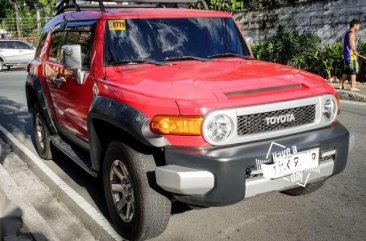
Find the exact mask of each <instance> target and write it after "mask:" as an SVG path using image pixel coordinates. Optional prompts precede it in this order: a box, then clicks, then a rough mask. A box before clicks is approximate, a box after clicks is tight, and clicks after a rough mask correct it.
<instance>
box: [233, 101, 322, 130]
mask: <svg viewBox="0 0 366 241" xmlns="http://www.w3.org/2000/svg"><path fill="white" fill-rule="evenodd" d="M292 114H293V116H292ZM283 116H285V117H286V118H284V117H283ZM271 117H272V118H271ZM273 117H274V118H273ZM266 118H267V119H266ZM314 121H315V105H308V106H301V107H296V108H291V109H286V110H277V111H270V112H264V113H257V114H249V115H242V116H238V135H239V136H243V135H248V134H257V133H263V132H267V131H275V130H282V129H286V128H290V127H296V126H301V125H305V124H310V123H313V122H314Z"/></svg>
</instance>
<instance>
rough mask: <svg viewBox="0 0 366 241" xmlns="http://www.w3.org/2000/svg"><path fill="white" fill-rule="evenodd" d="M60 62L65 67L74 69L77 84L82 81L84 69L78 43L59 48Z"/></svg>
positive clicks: (80, 83)
mask: <svg viewBox="0 0 366 241" xmlns="http://www.w3.org/2000/svg"><path fill="white" fill-rule="evenodd" d="M61 62H62V64H63V65H64V67H65V69H69V70H75V71H76V81H77V83H78V84H79V85H82V84H83V83H84V77H85V71H82V67H83V62H82V57H81V46H80V45H64V46H62V48H61Z"/></svg>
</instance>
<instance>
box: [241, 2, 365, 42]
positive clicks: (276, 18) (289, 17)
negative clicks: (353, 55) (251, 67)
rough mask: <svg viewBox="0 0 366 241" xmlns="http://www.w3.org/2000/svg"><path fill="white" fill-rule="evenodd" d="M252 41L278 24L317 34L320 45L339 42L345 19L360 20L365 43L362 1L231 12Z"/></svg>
mask: <svg viewBox="0 0 366 241" xmlns="http://www.w3.org/2000/svg"><path fill="white" fill-rule="evenodd" d="M234 17H235V19H236V20H237V21H239V23H240V24H241V25H242V27H243V28H244V30H245V32H246V33H247V35H248V36H249V37H252V38H253V40H254V42H258V41H261V40H264V39H266V38H268V37H270V36H272V35H274V34H275V33H276V30H277V27H278V25H283V26H285V27H286V29H287V30H290V31H291V30H295V31H298V32H300V33H304V32H310V33H315V34H317V35H318V36H319V37H320V38H321V40H322V44H329V43H334V42H339V41H343V36H344V34H345V31H346V30H347V29H348V28H349V22H350V21H351V20H352V19H354V18H357V19H359V20H361V21H362V26H361V31H360V32H359V34H358V36H359V39H361V40H363V41H364V42H366V0H324V1H313V2H308V3H299V4H295V5H288V6H286V7H282V8H279V9H273V10H262V11H246V12H239V13H236V14H234Z"/></svg>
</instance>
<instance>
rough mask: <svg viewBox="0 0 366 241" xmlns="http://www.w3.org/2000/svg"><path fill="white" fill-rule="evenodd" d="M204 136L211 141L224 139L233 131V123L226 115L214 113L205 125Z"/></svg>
mask: <svg viewBox="0 0 366 241" xmlns="http://www.w3.org/2000/svg"><path fill="white" fill-rule="evenodd" d="M204 128H205V130H204V133H205V137H206V138H209V139H210V140H211V141H213V142H222V141H225V140H226V139H227V138H228V137H229V136H230V134H231V133H232V131H233V128H234V124H233V121H232V120H231V118H230V117H229V116H227V115H222V114H221V115H215V116H213V117H211V118H210V119H209V120H208V121H207V124H206V125H205V127H204Z"/></svg>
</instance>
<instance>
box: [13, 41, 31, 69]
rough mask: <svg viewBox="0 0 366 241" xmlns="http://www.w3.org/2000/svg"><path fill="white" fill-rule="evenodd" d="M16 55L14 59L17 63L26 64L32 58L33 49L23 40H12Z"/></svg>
mask: <svg viewBox="0 0 366 241" xmlns="http://www.w3.org/2000/svg"><path fill="white" fill-rule="evenodd" d="M14 42H15V48H16V50H17V51H18V55H17V57H16V59H15V61H16V63H18V64H27V63H29V62H31V61H32V60H33V59H34V54H35V49H34V47H33V46H31V45H30V44H28V43H25V42H23V41H14Z"/></svg>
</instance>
